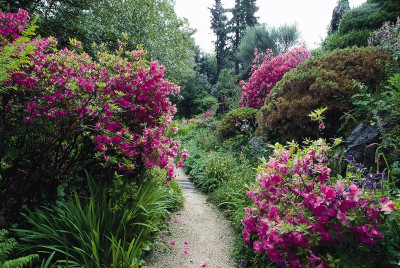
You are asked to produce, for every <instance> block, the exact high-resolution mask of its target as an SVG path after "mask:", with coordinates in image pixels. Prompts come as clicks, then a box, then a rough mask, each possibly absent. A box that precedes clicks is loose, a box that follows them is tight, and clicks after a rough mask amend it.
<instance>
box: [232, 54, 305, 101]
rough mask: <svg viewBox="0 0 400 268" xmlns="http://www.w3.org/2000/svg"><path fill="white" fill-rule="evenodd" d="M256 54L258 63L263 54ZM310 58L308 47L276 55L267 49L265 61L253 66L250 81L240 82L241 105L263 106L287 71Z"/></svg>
mask: <svg viewBox="0 0 400 268" xmlns="http://www.w3.org/2000/svg"><path fill="white" fill-rule="evenodd" d="M255 55H256V58H255V60H254V62H255V63H257V62H258V61H259V60H260V56H261V54H259V53H258V52H257V51H255ZM309 58H311V52H310V51H309V50H307V48H306V47H299V48H294V49H292V50H289V51H288V52H286V53H284V54H280V55H278V56H276V57H274V56H273V53H272V51H271V50H267V52H266V54H265V56H264V61H263V63H262V64H261V65H259V66H258V65H254V66H253V68H252V70H251V71H252V72H253V74H252V75H251V77H250V79H249V81H248V82H244V81H241V82H240V84H241V85H242V90H243V91H242V98H241V99H240V101H239V107H250V108H255V109H259V108H261V107H262V106H263V105H264V102H265V98H266V97H267V96H268V94H269V93H270V92H271V89H272V88H273V87H274V86H275V84H276V83H277V82H278V81H280V80H281V79H282V78H283V76H284V75H285V73H287V72H288V71H290V70H291V69H293V68H295V67H297V66H298V65H299V64H300V63H301V62H303V61H305V60H307V59H309Z"/></svg>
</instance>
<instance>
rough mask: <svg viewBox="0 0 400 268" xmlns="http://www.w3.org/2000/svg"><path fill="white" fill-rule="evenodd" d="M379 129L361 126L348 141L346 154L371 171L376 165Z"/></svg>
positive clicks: (352, 133)
mask: <svg viewBox="0 0 400 268" xmlns="http://www.w3.org/2000/svg"><path fill="white" fill-rule="evenodd" d="M379 135H380V132H379V127H378V126H376V125H375V126H366V125H364V124H359V125H358V126H357V127H356V128H355V129H354V130H353V131H352V132H351V134H350V136H349V137H348V138H347V139H346V143H347V149H346V154H347V155H352V156H354V158H355V160H356V162H357V163H361V164H363V165H364V167H366V168H367V169H369V168H370V167H372V166H373V165H374V164H375V150H376V148H377V147H378V142H379Z"/></svg>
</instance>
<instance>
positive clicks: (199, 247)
mask: <svg viewBox="0 0 400 268" xmlns="http://www.w3.org/2000/svg"><path fill="white" fill-rule="evenodd" d="M175 178H176V180H177V181H178V182H179V184H180V185H181V187H182V189H183V196H184V198H185V203H184V207H183V209H182V210H180V211H179V212H175V213H172V214H171V218H170V219H169V220H170V226H171V233H170V235H168V236H166V237H165V240H166V243H168V244H170V243H171V242H172V244H173V243H174V242H175V245H174V246H170V247H171V248H172V250H169V249H168V248H166V246H165V245H163V244H160V245H159V246H157V247H156V249H155V250H154V251H153V252H152V253H151V254H150V256H149V258H148V260H149V261H148V267H150V268H164V267H168V268H169V267H171V268H189V267H210V268H226V267H232V266H233V263H234V262H233V260H232V258H231V257H230V253H231V252H232V248H233V241H234V237H235V236H234V232H233V229H232V227H231V225H230V223H229V222H228V221H227V220H226V219H225V218H224V217H223V216H222V215H221V214H220V213H219V211H218V210H217V209H216V208H215V207H214V206H212V205H210V204H207V202H206V197H205V196H204V195H203V194H201V193H200V192H199V191H198V190H197V189H196V188H195V187H194V185H193V184H192V182H191V181H190V180H189V178H188V176H187V175H186V174H185V172H184V171H183V169H182V168H178V169H176V170H175Z"/></svg>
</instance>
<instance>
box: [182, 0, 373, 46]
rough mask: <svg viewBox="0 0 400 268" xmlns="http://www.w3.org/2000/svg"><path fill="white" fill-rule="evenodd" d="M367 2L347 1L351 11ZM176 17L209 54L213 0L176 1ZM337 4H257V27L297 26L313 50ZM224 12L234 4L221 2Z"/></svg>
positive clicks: (268, 0)
mask: <svg viewBox="0 0 400 268" xmlns="http://www.w3.org/2000/svg"><path fill="white" fill-rule="evenodd" d="M364 2H366V0H350V7H352V8H353V7H357V6H359V5H361V4H362V3H364ZM175 3H176V4H175V11H176V13H177V15H178V17H185V18H187V19H188V20H189V23H190V26H191V27H192V28H195V29H197V32H196V33H195V34H194V38H195V40H196V44H197V45H199V46H200V48H201V49H202V50H203V51H205V52H212V51H213V49H214V45H213V43H212V42H213V41H214V39H215V35H214V34H213V32H212V30H211V29H210V27H211V22H210V21H211V13H210V10H209V9H208V8H209V7H212V6H213V4H214V3H215V0H175ZM336 4H337V0H279V1H276V0H258V1H257V5H258V7H259V8H260V9H259V10H258V11H257V13H256V16H257V17H259V20H258V21H259V22H260V23H266V24H267V25H268V26H275V27H276V26H279V25H282V24H285V23H288V24H293V23H297V26H298V29H299V30H300V32H301V37H302V40H303V41H304V42H305V43H306V45H307V46H308V48H310V49H312V48H316V47H317V46H318V45H319V44H320V43H321V40H322V39H323V38H325V37H326V32H327V27H328V25H329V23H330V21H331V18H332V12H333V9H334V8H335V6H336ZM222 5H223V6H224V8H231V7H233V5H234V0H222Z"/></svg>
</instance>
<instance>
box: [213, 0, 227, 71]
mask: <svg viewBox="0 0 400 268" xmlns="http://www.w3.org/2000/svg"><path fill="white" fill-rule="evenodd" d="M210 11H211V29H212V30H213V32H214V33H215V35H216V36H217V38H216V41H215V42H214V44H215V54H216V59H217V77H218V75H219V73H220V72H221V70H222V68H223V67H224V63H225V60H226V56H227V45H228V44H227V39H228V35H227V31H228V30H227V24H228V17H227V16H226V9H224V7H223V6H222V3H221V0H215V4H214V6H213V7H212V8H210Z"/></svg>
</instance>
